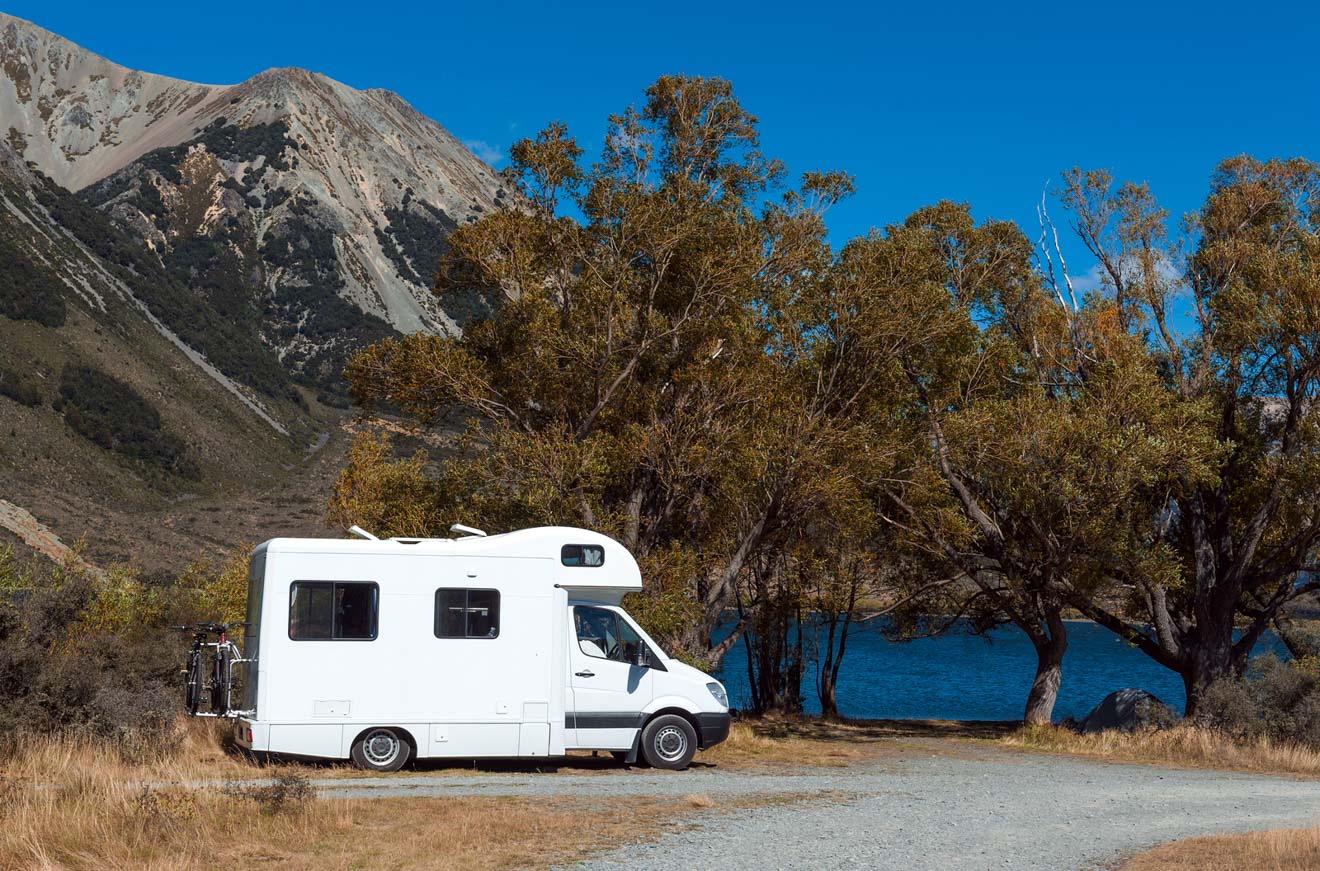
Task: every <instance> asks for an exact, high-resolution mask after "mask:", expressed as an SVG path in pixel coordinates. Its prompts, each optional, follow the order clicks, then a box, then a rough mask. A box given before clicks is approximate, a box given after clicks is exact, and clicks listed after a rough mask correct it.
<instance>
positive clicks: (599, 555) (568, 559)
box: [559, 544, 605, 567]
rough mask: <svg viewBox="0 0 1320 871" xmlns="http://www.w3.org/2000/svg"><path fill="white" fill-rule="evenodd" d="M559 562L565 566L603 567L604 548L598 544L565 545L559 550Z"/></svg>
mask: <svg viewBox="0 0 1320 871" xmlns="http://www.w3.org/2000/svg"><path fill="white" fill-rule="evenodd" d="M559 561H560V562H561V563H563V564H564V565H566V566H593V567H594V566H603V565H605V548H603V547H601V546H600V545H598V544H566V545H564V546H563V547H562V548H560V549H559Z"/></svg>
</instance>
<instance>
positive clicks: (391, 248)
mask: <svg viewBox="0 0 1320 871" xmlns="http://www.w3.org/2000/svg"><path fill="white" fill-rule="evenodd" d="M0 128H3V129H0V136H3V137H4V139H5V141H6V143H7V144H8V145H9V146H10V147H11V148H12V149H13V150H14V151H15V152H16V153H18V154H19V155H20V156H21V157H22V159H23V160H25V161H28V162H29V163H30V164H31V165H33V166H34V167H35V168H36V169H37V170H39V171H40V172H41V173H43V174H45V175H46V176H48V177H49V178H51V179H52V180H53V181H55V182H56V183H57V184H60V185H61V186H63V187H66V188H68V189H69V190H73V191H78V192H82V193H83V194H84V196H85V198H86V199H88V201H89V202H92V203H94V204H95V205H96V206H97V207H98V208H101V209H103V210H105V211H107V212H108V213H109V214H111V215H112V216H113V217H114V218H115V219H116V221H118V222H119V223H121V224H122V225H123V226H124V227H126V228H127V229H129V230H130V231H133V232H134V233H136V234H138V235H140V236H141V237H142V238H143V239H144V241H145V242H146V243H147V244H148V245H149V246H150V247H151V248H152V250H153V251H156V252H157V253H158V254H159V255H160V256H161V257H162V259H165V258H167V257H168V256H169V255H170V254H171V253H172V252H174V251H175V250H177V248H178V247H180V246H181V245H186V244H188V243H190V242H191V241H192V240H195V239H197V238H198V237H206V238H212V239H216V238H217V237H220V238H219V240H218V241H220V243H221V244H220V246H219V247H220V248H222V249H228V251H229V252H231V253H233V254H234V255H235V256H237V257H238V259H240V260H241V261H243V262H242V269H243V271H244V272H246V273H247V276H246V277H247V278H248V279H255V280H251V281H249V282H245V283H248V284H249V287H248V288H247V290H248V291H249V293H250V295H251V296H252V297H253V304H254V307H256V308H263V307H265V306H266V305H268V304H269V303H270V302H271V300H275V305H274V308H275V309H276V311H275V312H266V311H264V310H263V311H262V312H261V314H263V315H265V314H274V315H275V317H274V318H273V319H274V320H276V321H278V322H279V323H278V324H277V325H276V327H275V329H272V330H268V331H267V333H266V334H265V335H263V340H264V341H265V342H266V344H267V345H268V346H270V347H272V348H273V349H275V350H276V352H277V353H278V354H279V355H280V356H281V357H282V358H283V357H285V356H290V359H291V361H292V365H293V368H295V369H296V368H297V367H298V366H300V365H302V364H303V363H304V362H305V361H306V359H307V358H308V357H309V356H314V355H315V351H316V350H318V349H320V348H321V346H322V345H326V344H329V345H334V344H335V343H336V342H339V341H341V338H342V337H339V336H333V335H332V336H317V335H313V336H304V337H302V338H301V339H299V338H296V337H295V334H296V330H295V331H294V334H290V331H289V330H288V329H287V327H289V326H290V325H293V326H297V324H298V322H299V321H302V320H305V319H307V318H309V317H314V316H315V308H316V306H317V305H318V304H320V303H322V302H323V301H324V299H325V298H327V297H328V296H330V295H333V296H337V297H339V298H340V299H342V300H344V301H346V302H348V303H349V304H351V305H352V306H353V307H355V308H357V309H359V310H360V311H362V312H363V313H365V314H368V315H371V316H374V317H376V318H379V319H380V320H382V321H384V322H385V323H386V324H388V325H389V327H390V328H392V329H394V330H399V331H404V332H410V331H416V330H437V331H445V330H452V329H455V328H456V327H458V326H460V325H461V323H462V321H463V320H464V318H465V317H467V316H469V314H470V313H469V312H464V311H446V310H444V309H442V308H441V307H440V305H439V304H438V302H437V301H436V299H435V297H434V296H433V295H432V294H431V292H430V286H429V285H430V280H431V274H432V272H433V270H434V267H435V263H436V261H437V259H438V257H439V253H440V252H441V251H442V250H443V239H444V236H445V235H446V234H447V233H448V232H449V231H450V230H452V229H453V227H455V226H457V225H458V224H459V223H461V222H463V221H468V220H474V219H475V218H476V217H477V216H478V215H480V214H481V213H482V212H484V211H486V210H489V209H492V208H495V207H496V206H497V204H498V201H499V200H500V199H502V197H503V196H504V194H503V190H502V188H501V183H500V179H499V176H498V174H497V173H496V172H495V171H494V170H493V169H491V167H489V166H488V165H486V164H485V163H483V162H482V161H480V160H479V159H477V158H476V157H475V156H474V155H473V154H472V153H471V152H469V151H468V150H467V149H466V148H465V147H464V146H463V145H462V143H460V142H459V141H458V140H457V139H455V138H454V137H453V136H452V135H451V134H449V133H448V131H446V130H445V129H444V128H443V127H441V126H440V125H439V124H437V123H436V122H434V121H432V120H430V119H428V118H426V117H424V116H423V115H421V114H420V113H418V112H417V111H416V110H414V109H413V108H412V107H411V106H409V105H408V104H407V103H406V102H405V101H404V100H402V99H401V98H400V97H398V96H397V95H395V94H393V93H390V92H388V91H384V90H374V89H373V90H366V91H358V90H355V89H353V88H350V87H348V86H347V85H344V84H341V83H339V82H336V81H334V80H332V79H330V78H328V77H326V76H324V75H320V74H318V73H313V72H309V71H306V70H300V69H272V70H267V71H266V72H263V73H260V74H258V75H256V76H254V77H252V78H251V79H248V80H247V81H244V82H240V83H238V84H235V85H228V86H218V85H204V84H195V83H191V82H184V81H180V80H178V79H171V78H167V77H164V76H158V75H153V74H150V73H143V72H139V71H136V70H129V69H126V68H124V67H122V66H119V65H118V64H115V63H113V62H111V61H109V60H106V59H104V58H101V57H99V56H97V55H95V54H93V53H91V52H89V51H87V50H85V49H83V48H81V47H79V46H77V45H75V44H74V43H72V42H69V41H68V40H65V39H63V38H62V37H59V36H57V35H55V34H52V33H50V32H48V31H45V30H43V29H41V28H39V27H37V26H36V25H33V24H30V23H28V22H25V21H22V20H21V19H17V18H13V17H11V16H7V15H4V14H2V13H0ZM149 188H150V189H154V191H153V190H149ZM157 200H160V201H162V203H163V205H160V204H157V202H156V201H157ZM144 206H145V207H144ZM227 224H233V225H239V226H240V227H241V233H239V234H238V236H239V237H241V238H239V237H236V236H235V234H232V233H231V234H228V235H226V234H225V233H224V232H223V231H224V228H225V227H226V225H227ZM271 237H283V238H285V239H286V241H287V242H288V245H285V246H283V247H284V248H285V254H286V255H287V254H288V250H287V249H288V248H289V246H292V247H294V248H302V249H308V253H309V254H310V256H311V259H314V260H315V261H316V263H315V264H309V263H305V262H304V263H301V264H290V263H285V262H279V258H278V257H276V261H277V262H271V261H270V260H269V259H268V258H267V257H266V256H265V255H266V253H268V252H263V251H262V250H261V249H262V246H263V244H265V243H266V241H267V240H268V239H270V238H271ZM245 244H247V245H248V246H249V247H248V248H247V249H245V247H244V246H245ZM194 247H195V246H194ZM271 247H273V248H280V247H281V246H280V244H279V243H276V244H274V245H273V246H271ZM318 249H325V250H318ZM194 253H195V252H194ZM211 259H212V264H211V265H215V263H214V261H215V260H216V258H211ZM301 259H302V260H304V261H305V260H307V259H308V258H307V257H303V258H301ZM290 288H301V289H302V291H303V292H301V293H290V292H289V290H290ZM309 289H310V292H309ZM282 291H283V292H284V293H283V296H284V297H285V299H284V300H283V301H282V302H281V301H280V300H279V298H280V297H281V292H282ZM290 296H296V297H300V298H301V299H299V300H298V301H296V302H295V303H292V304H291V303H290V302H289V300H288V297H290ZM281 326H282V327H285V328H286V329H284V330H283V333H284V335H282V336H281V335H280V330H279V327H281ZM309 346H312V347H309Z"/></svg>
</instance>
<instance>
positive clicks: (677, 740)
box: [642, 714, 697, 771]
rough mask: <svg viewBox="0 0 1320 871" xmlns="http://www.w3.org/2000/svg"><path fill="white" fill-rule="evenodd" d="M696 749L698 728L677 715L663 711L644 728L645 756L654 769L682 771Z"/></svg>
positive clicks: (643, 749) (643, 751)
mask: <svg viewBox="0 0 1320 871" xmlns="http://www.w3.org/2000/svg"><path fill="white" fill-rule="evenodd" d="M696 752H697V730H696V729H693V728H692V724H691V723H689V722H688V721H687V720H685V719H684V718H682V717H680V716H678V715H677V714H664V715H663V716H659V717H656V718H655V719H654V720H652V721H651V722H649V723H647V724H646V728H645V729H643V730H642V755H643V756H644V757H646V761H647V762H648V763H649V764H650V765H651V767H652V768H667V769H669V770H670V771H682V770H683V769H684V768H687V767H688V763H690V762H691V761H692V757H693V756H694V755H696Z"/></svg>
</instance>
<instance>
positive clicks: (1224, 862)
mask: <svg viewBox="0 0 1320 871" xmlns="http://www.w3.org/2000/svg"><path fill="white" fill-rule="evenodd" d="M1246 868H1250V869H1252V871H1313V869H1315V868H1320V827H1315V828H1309V829H1277V830H1275V831H1272V832H1251V833H1248V834H1242V835H1210V836H1207V837H1203V838H1189V839H1187V840H1184V841H1174V842H1173V843H1171V844H1165V845H1163V846H1161V847H1156V848H1155V849H1153V850H1148V851H1146V852H1145V853H1141V854H1139V855H1137V856H1134V857H1133V858H1132V859H1130V860H1128V861H1127V862H1126V863H1124V865H1123V866H1122V871H1238V869H1246Z"/></svg>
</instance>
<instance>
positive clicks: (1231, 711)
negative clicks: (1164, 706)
mask: <svg viewBox="0 0 1320 871" xmlns="http://www.w3.org/2000/svg"><path fill="white" fill-rule="evenodd" d="M1197 719H1198V720H1199V721H1200V722H1201V723H1203V724H1204V725H1207V726H1210V727H1211V728H1214V729H1218V730H1219V731H1222V732H1226V733H1228V734H1230V735H1233V736H1235V737H1239V738H1258V737H1265V738H1269V739H1271V740H1273V741H1291V742H1296V743H1298V744H1305V745H1307V746H1310V747H1316V748H1320V663H1317V661H1316V660H1314V659H1301V660H1292V661H1289V662H1280V661H1279V660H1278V659H1277V658H1275V657H1274V656H1263V657H1259V658H1257V659H1255V660H1253V662H1252V667H1251V671H1250V672H1249V673H1248V677H1247V679H1246V680H1244V681H1238V680H1224V681H1219V682H1218V683H1216V684H1215V685H1214V686H1212V687H1210V689H1209V690H1208V691H1207V693H1206V698H1205V699H1204V700H1203V701H1202V703H1201V709H1200V712H1199V713H1198V716H1197Z"/></svg>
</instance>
